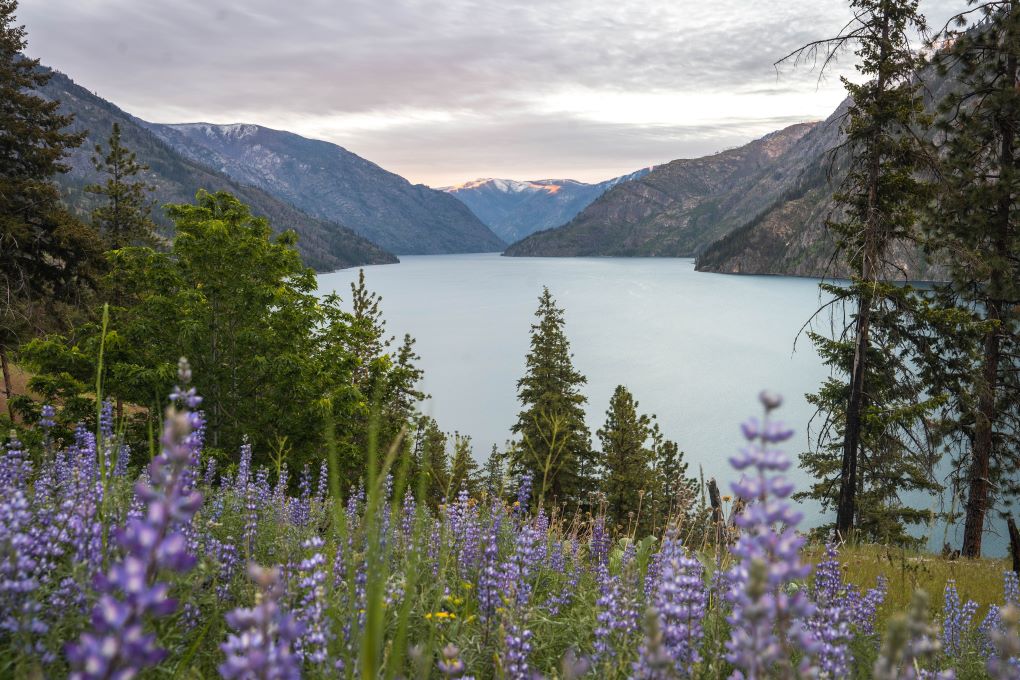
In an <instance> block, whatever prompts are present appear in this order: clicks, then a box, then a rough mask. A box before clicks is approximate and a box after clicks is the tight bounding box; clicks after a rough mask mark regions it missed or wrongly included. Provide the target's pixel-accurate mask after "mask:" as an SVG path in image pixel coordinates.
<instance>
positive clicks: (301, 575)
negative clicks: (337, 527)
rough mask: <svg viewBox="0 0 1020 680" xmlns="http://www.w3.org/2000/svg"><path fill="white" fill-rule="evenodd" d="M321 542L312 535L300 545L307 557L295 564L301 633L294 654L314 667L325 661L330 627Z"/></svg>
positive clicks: (298, 617)
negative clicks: (327, 619)
mask: <svg viewBox="0 0 1020 680" xmlns="http://www.w3.org/2000/svg"><path fill="white" fill-rule="evenodd" d="M322 546H323V541H322V539H321V538H319V537H318V536H313V537H312V538H310V539H308V540H307V541H305V542H304V543H303V544H302V548H304V549H305V551H306V554H307V555H308V556H307V557H306V558H305V559H304V560H302V561H301V563H300V564H299V565H298V579H299V581H298V590H299V592H300V596H299V605H298V606H299V608H298V610H297V611H296V612H295V614H296V616H297V619H298V621H300V623H301V626H302V628H303V631H302V633H301V635H300V637H298V639H297V640H296V642H295V647H294V651H295V653H296V654H297V655H298V656H299V657H301V658H303V659H305V660H306V661H309V662H311V663H313V664H316V665H322V664H325V663H326V661H327V659H328V654H327V647H328V646H329V640H330V635H329V624H328V622H327V621H326V572H325V570H324V569H323V565H325V563H326V559H325V557H323V555H322V550H321V548H322Z"/></svg>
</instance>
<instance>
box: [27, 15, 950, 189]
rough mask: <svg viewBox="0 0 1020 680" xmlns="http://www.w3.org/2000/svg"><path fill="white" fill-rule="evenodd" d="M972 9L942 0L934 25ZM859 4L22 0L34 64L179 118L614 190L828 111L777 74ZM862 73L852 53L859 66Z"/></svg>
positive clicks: (407, 164) (788, 76)
mask: <svg viewBox="0 0 1020 680" xmlns="http://www.w3.org/2000/svg"><path fill="white" fill-rule="evenodd" d="M965 4H966V3H965V2H964V0H927V1H924V0H922V9H924V10H925V11H926V12H928V14H929V18H930V21H931V23H935V22H936V21H944V18H945V16H946V15H948V14H949V12H950V11H951V10H953V9H958V8H960V7H961V6H965ZM846 5H847V3H846V1H845V0H543V1H540V0H502V1H493V0H244V1H243V2H242V1H235V2H231V1H227V0H21V6H20V8H19V12H18V19H19V21H20V22H21V23H24V24H25V25H26V26H27V28H28V40H29V49H28V52H29V54H30V55H31V56H33V57H38V58H40V59H42V61H43V63H45V64H47V65H49V66H53V67H54V68H57V69H59V70H61V71H63V72H65V73H67V74H68V75H69V76H71V77H72V78H73V79H74V80H75V81H76V82H77V83H79V84H80V85H83V86H84V87H86V88H88V89H90V90H93V91H95V92H97V93H98V94H99V95H100V96H102V97H104V98H106V99H109V100H111V101H113V102H114V103H116V104H117V105H119V106H120V107H121V108H123V109H125V110H127V111H128V112H130V113H133V114H135V115H137V116H140V117H141V118H144V119H146V120H150V121H154V122H161V123H176V122H193V121H206V122H212V123H235V122H248V123H258V124H260V125H266V126H269V127H273V128H278V129H284V130H290V131H293V132H297V133H299V134H302V135H305V136H308V137H314V138H318V139H325V140H328V141H332V142H335V143H337V144H340V145H341V146H344V147H346V148H347V149H349V150H351V151H353V152H355V153H357V154H359V155H361V156H364V157H365V158H368V159H369V160H372V161H374V162H376V163H378V164H380V165H381V166H383V167H384V168H386V169H388V170H392V171H393V172H396V173H399V174H401V175H403V176H404V177H407V178H408V179H410V180H411V181H413V182H422V183H425V184H429V185H431V186H443V185H447V184H454V183H459V182H463V181H466V180H470V179H474V178H476V177H506V178H513V179H542V178H567V177H569V178H574V179H578V180H582V181H598V180H602V179H606V178H609V177H612V176H616V175H620V174H624V173H627V172H631V171H633V170H635V169H637V168H640V167H644V166H647V165H652V164H656V163H661V162H664V161H668V160H671V159H674V158H682V157H692V156H701V155H705V154H708V153H712V152H715V151H719V150H722V149H725V148H728V147H732V146H736V145H738V144H743V143H745V142H747V141H749V140H751V139H753V138H755V137H758V136H761V135H762V134H765V133H767V132H770V131H772V130H775V129H777V128H780V127H783V126H785V125H789V124H792V123H795V122H800V121H804V120H814V119H819V118H824V117H825V116H827V115H828V114H829V113H830V112H831V111H832V110H833V109H834V108H835V107H836V105H837V104H838V103H839V101H840V100H841V99H842V98H843V92H842V86H841V84H840V82H839V77H838V76H839V75H840V73H841V71H839V70H834V71H833V72H832V73H831V75H830V76H829V77H828V78H826V79H825V80H824V81H822V82H821V83H819V82H818V74H817V72H815V71H812V70H811V69H809V68H803V67H802V68H798V69H796V70H794V69H790V68H786V69H783V70H781V71H780V72H779V73H778V74H777V72H776V70H775V69H774V68H773V66H772V63H773V62H774V61H775V60H776V59H777V58H779V57H781V56H783V55H784V54H786V53H787V52H789V51H791V50H793V49H794V48H796V47H798V46H799V45H801V44H803V43H805V42H807V41H809V40H812V39H816V38H819V37H823V36H825V35H828V34H831V33H834V32H835V31H837V30H838V29H839V28H840V27H841V26H842V24H843V23H844V22H845V21H846V19H847V18H848V17H849V11H848V9H847V7H846ZM841 67H842V68H843V69H848V70H849V69H851V68H852V58H851V57H847V58H846V59H845V60H844V62H843V63H842V64H841Z"/></svg>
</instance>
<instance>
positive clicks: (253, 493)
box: [244, 470, 261, 559]
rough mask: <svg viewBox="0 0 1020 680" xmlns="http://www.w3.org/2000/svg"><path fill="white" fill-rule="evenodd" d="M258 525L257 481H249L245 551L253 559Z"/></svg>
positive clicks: (246, 498)
mask: <svg viewBox="0 0 1020 680" xmlns="http://www.w3.org/2000/svg"><path fill="white" fill-rule="evenodd" d="M260 472H261V470H260ZM258 526H259V503H258V487H257V484H256V483H255V482H248V484H247V485H245V488H244V551H245V555H247V557H248V559H251V557H252V555H253V554H254V552H255V533H256V532H257V531H258Z"/></svg>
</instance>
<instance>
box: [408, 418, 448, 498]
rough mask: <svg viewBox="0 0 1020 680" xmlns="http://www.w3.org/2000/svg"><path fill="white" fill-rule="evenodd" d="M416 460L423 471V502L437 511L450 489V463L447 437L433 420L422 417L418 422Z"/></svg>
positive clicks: (415, 447)
mask: <svg viewBox="0 0 1020 680" xmlns="http://www.w3.org/2000/svg"><path fill="white" fill-rule="evenodd" d="M414 459H415V460H416V461H418V467H419V469H420V471H421V473H420V474H421V479H422V482H421V486H422V491H423V494H424V499H423V500H424V501H425V502H426V503H428V505H429V507H431V508H432V509H435V508H437V507H439V505H440V504H442V503H443V502H444V501H445V500H446V497H447V494H448V492H449V489H450V463H449V459H448V457H447V455H446V435H445V434H444V433H443V431H442V430H441V429H439V423H437V422H436V421H435V420H434V419H433V418H429V417H422V418H421V419H420V420H419V421H418V428H417V434H416V436H415V440H414Z"/></svg>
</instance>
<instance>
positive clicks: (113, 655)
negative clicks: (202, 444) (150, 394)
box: [67, 360, 202, 679]
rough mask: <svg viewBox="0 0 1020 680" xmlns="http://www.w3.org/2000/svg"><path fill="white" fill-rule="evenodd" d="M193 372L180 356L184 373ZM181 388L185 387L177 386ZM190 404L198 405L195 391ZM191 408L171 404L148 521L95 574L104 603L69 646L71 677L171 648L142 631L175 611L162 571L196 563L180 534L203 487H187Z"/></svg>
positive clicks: (140, 662)
mask: <svg viewBox="0 0 1020 680" xmlns="http://www.w3.org/2000/svg"><path fill="white" fill-rule="evenodd" d="M189 373H190V371H188V370H187V364H186V362H183V360H182V370H181V371H180V373H179V375H180V377H181V380H182V381H184V380H185V378H186V377H187V376H188V374H189ZM178 392H180V388H178ZM189 397H190V398H189V399H188V401H187V403H188V405H189V406H192V407H193V406H194V405H196V404H197V401H198V398H197V397H195V396H194V393H193V392H191V393H190V394H189ZM191 422H192V421H191V418H190V414H189V412H188V411H177V410H174V409H173V408H170V409H168V411H167V415H166V426H165V429H164V432H163V439H162V445H163V446H162V452H161V453H160V455H159V456H157V457H156V458H155V459H153V461H152V464H151V465H150V468H149V470H150V477H151V479H152V482H151V485H140V486H139V487H138V488H137V489H136V492H137V494H138V495H139V496H140V497H142V499H143V500H144V501H145V502H146V504H147V508H148V512H147V514H146V516H145V517H144V518H143V519H132V520H129V521H128V523H127V524H126V525H125V526H124V527H123V529H121V530H120V531H119V532H118V535H117V538H118V543H119V544H120V546H121V548H122V549H123V550H124V552H125V554H124V556H123V558H122V559H121V560H120V561H119V562H116V563H115V564H114V565H113V566H111V568H110V570H109V572H108V573H106V574H105V575H101V576H99V577H97V579H96V590H97V591H98V592H99V593H100V597H99V601H98V603H97V604H96V606H95V609H94V610H93V612H92V629H91V630H90V631H87V632H84V633H82V634H81V636H80V637H79V639H78V642H76V643H71V644H69V645H68V646H67V657H68V660H69V661H70V663H71V668H72V672H71V677H72V678H81V679H85V678H111V677H131V676H132V675H133V674H134V673H136V672H137V671H138V670H139V669H141V668H145V667H147V666H152V665H155V664H156V663H158V662H159V661H160V660H161V659H162V658H163V657H164V656H165V651H164V650H162V649H160V648H159V646H158V645H157V644H156V636H155V635H154V634H151V633H146V632H145V631H144V624H145V621H146V619H147V618H150V617H151V618H156V617H161V616H166V615H167V614H170V613H172V612H173V611H174V610H175V609H176V606H177V605H176V602H175V601H174V600H172V599H170V598H169V597H168V591H169V586H168V585H167V584H165V583H162V582H160V581H158V580H157V576H158V574H159V572H160V571H161V570H170V571H176V572H186V571H188V570H189V569H190V568H191V566H192V565H193V564H194V562H195V558H194V557H193V556H192V555H190V554H189V553H188V552H187V543H186V540H185V538H184V535H183V534H182V533H181V532H180V528H181V526H182V525H184V524H186V523H188V522H190V520H191V518H192V516H193V515H194V514H195V512H196V511H197V510H198V508H199V506H200V505H201V503H202V496H201V494H199V493H197V492H190V493H187V492H185V490H184V488H183V484H184V471H185V469H186V468H187V467H188V465H189V463H190V461H191V451H190V448H189V447H188V445H187V444H186V440H187V436H188V433H189V432H190V430H191Z"/></svg>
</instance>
